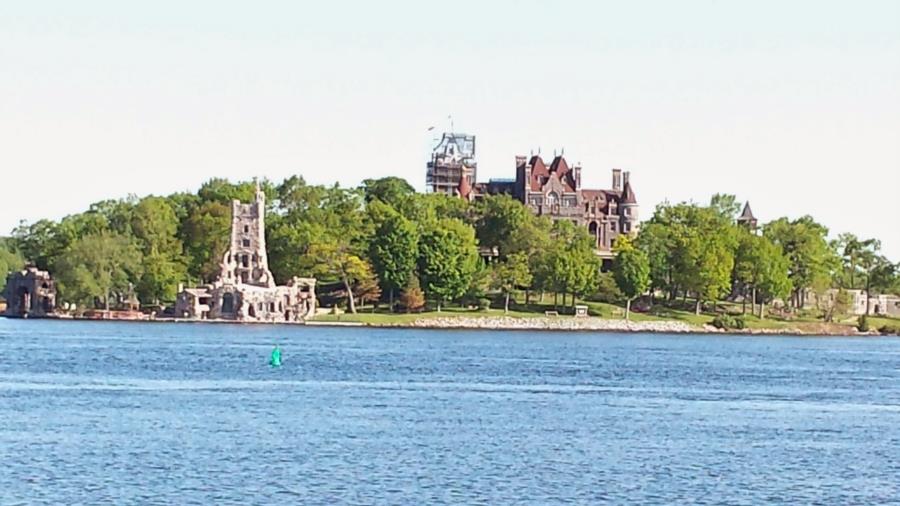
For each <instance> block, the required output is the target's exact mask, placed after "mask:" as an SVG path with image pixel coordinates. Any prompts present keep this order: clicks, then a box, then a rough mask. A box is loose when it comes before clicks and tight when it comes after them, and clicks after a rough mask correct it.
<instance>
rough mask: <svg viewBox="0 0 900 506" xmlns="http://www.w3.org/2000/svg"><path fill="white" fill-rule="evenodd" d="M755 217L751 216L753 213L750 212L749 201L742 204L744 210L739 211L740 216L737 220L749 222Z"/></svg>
mask: <svg viewBox="0 0 900 506" xmlns="http://www.w3.org/2000/svg"><path fill="white" fill-rule="evenodd" d="M755 219H756V217H755V216H753V211H751V210H750V201H749V200H748V201H747V203H746V204H744V210H743V211H741V216H740V217H739V218H738V221H751V220H755Z"/></svg>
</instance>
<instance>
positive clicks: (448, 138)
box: [426, 133, 639, 258]
mask: <svg viewBox="0 0 900 506" xmlns="http://www.w3.org/2000/svg"><path fill="white" fill-rule="evenodd" d="M476 167H477V163H476V162H475V136H474V135H468V134H462V133H445V134H444V135H443V137H442V138H441V141H440V142H439V143H438V145H437V146H436V147H435V148H434V150H433V152H432V158H431V160H430V161H429V162H428V165H427V173H426V184H427V186H428V190H429V191H431V192H439V193H445V194H448V195H456V196H459V197H461V198H464V199H466V200H470V201H472V200H477V199H479V198H481V197H483V196H484V195H498V194H506V195H510V196H512V197H513V198H515V199H516V200H518V201H520V202H522V204H524V205H525V206H526V207H528V208H529V209H530V210H531V211H532V212H533V213H534V214H536V215H538V216H547V217H548V218H550V219H552V220H553V221H559V220H571V221H572V222H573V223H575V224H576V225H578V226H582V227H586V228H587V230H588V233H589V234H590V235H591V237H592V238H593V239H594V245H595V248H596V250H597V253H598V255H599V256H601V257H603V258H612V256H613V253H612V247H613V244H614V243H615V240H616V237H618V236H619V235H620V234H629V235H633V234H636V233H637V230H638V224H639V214H638V202H637V197H636V196H635V194H634V189H633V188H632V187H631V181H630V180H629V176H630V174H629V172H623V171H622V170H620V169H613V170H612V188H610V189H606V190H591V189H587V188H582V186H581V166H580V165H578V164H576V165H571V166H570V165H569V162H568V161H567V160H566V159H565V157H564V156H563V155H555V156H554V157H553V160H552V161H551V162H550V163H549V164H548V163H546V162H545V161H544V159H543V158H541V156H540V155H539V154H538V155H532V156H531V157H524V156H517V157H516V177H515V179H492V180H490V181H488V182H487V183H479V182H477V180H476V173H475V170H476Z"/></svg>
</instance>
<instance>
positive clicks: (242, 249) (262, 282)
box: [175, 185, 316, 322]
mask: <svg viewBox="0 0 900 506" xmlns="http://www.w3.org/2000/svg"><path fill="white" fill-rule="evenodd" d="M265 207H266V197H265V194H264V193H263V192H262V190H260V188H259V186H258V185H257V188H256V199H255V200H254V201H253V202H252V203H250V204H243V203H241V202H240V201H238V200H234V201H232V204H231V242H230V244H229V248H228V251H227V252H226V253H225V254H224V255H223V257H222V263H221V264H220V269H221V270H220V273H219V277H218V279H217V280H216V281H215V282H214V283H212V284H210V285H206V286H203V287H199V288H188V289H183V288H181V289H179V291H178V296H177V299H176V302H175V315H176V317H179V318H191V319H201V320H202V319H215V320H234V321H242V322H299V321H303V320H305V319H307V318H309V317H311V316H313V315H314V314H315V310H316V293H315V287H316V280H315V279H313V278H298V277H294V278H292V279H291V280H290V281H288V283H287V285H284V286H276V284H275V278H274V277H273V276H272V272H271V271H270V270H269V262H268V256H267V254H266V233H265Z"/></svg>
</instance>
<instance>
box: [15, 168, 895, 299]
mask: <svg viewBox="0 0 900 506" xmlns="http://www.w3.org/2000/svg"><path fill="white" fill-rule="evenodd" d="M261 187H262V189H263V191H264V192H265V194H266V197H267V200H266V206H267V209H266V218H267V219H266V231H265V233H266V240H267V246H268V254H269V265H270V268H271V270H272V272H273V274H274V276H275V278H276V281H278V282H279V283H283V282H286V281H287V280H288V279H290V278H291V277H293V276H307V275H313V276H316V277H318V278H319V280H320V284H321V285H322V286H324V287H330V288H328V289H327V291H329V292H330V296H331V297H332V298H333V299H335V300H340V301H343V302H342V303H343V304H345V305H346V307H347V310H349V311H351V312H356V311H357V308H358V307H359V305H360V304H367V303H385V304H387V306H388V307H389V308H391V309H392V310H393V309H395V308H396V309H401V310H409V311H417V310H420V309H422V308H423V307H424V306H425V305H426V304H427V305H429V306H430V307H433V308H435V309H437V310H440V309H441V308H442V307H443V306H445V305H447V304H449V303H463V304H470V305H471V304H474V305H487V304H488V302H487V301H486V300H485V299H486V298H488V297H490V296H494V297H495V298H497V299H499V301H500V304H502V305H503V307H504V308H506V309H508V308H509V307H510V303H511V301H512V300H514V298H515V296H516V294H520V293H521V294H524V303H525V304H526V305H528V304H530V303H531V302H543V301H544V298H545V296H547V295H548V294H549V295H552V297H553V303H554V305H557V306H559V305H560V304H561V305H562V306H574V305H575V302H576V300H577V299H579V298H581V299H584V298H590V297H595V298H602V299H608V300H615V301H617V302H623V303H624V304H625V306H626V313H627V312H629V311H630V309H631V302H632V301H633V300H634V299H636V298H638V297H641V296H647V297H648V298H649V299H650V300H651V301H653V300H657V299H658V298H661V299H663V300H665V301H673V302H674V301H678V300H679V298H680V299H681V301H682V303H684V302H685V301H686V300H687V299H691V300H692V301H693V303H694V306H695V310H696V311H697V312H698V313H699V312H700V311H701V310H702V309H703V307H704V305H709V304H713V305H714V304H715V303H716V302H718V301H721V300H723V299H725V298H729V297H735V296H740V297H741V298H742V299H743V300H745V301H750V303H751V311H755V312H757V314H759V315H760V316H763V311H764V308H765V307H766V305H767V304H769V303H771V302H772V301H773V300H775V299H782V300H787V301H789V302H790V303H791V304H792V305H793V306H795V307H801V306H802V305H803V304H804V302H805V301H804V298H805V297H806V294H807V293H808V292H809V291H810V290H819V291H822V290H824V289H826V288H828V287H832V286H835V287H841V288H861V289H864V290H866V291H867V293H871V294H874V293H883V292H886V291H892V290H893V291H896V290H897V266H896V265H895V264H892V263H891V262H889V261H888V260H887V259H886V258H885V257H884V256H882V255H881V254H880V244H879V243H878V241H876V240H860V239H858V238H856V237H854V236H852V235H849V234H844V235H841V236H840V237H839V238H838V239H837V240H834V241H829V240H828V238H827V236H828V230H827V229H826V228H825V227H824V226H822V225H820V224H818V223H816V222H815V221H814V220H813V219H812V218H810V217H808V216H807V217H802V218H799V219H796V220H789V219H787V218H781V219H779V220H775V221H773V222H771V223H768V224H766V225H764V226H763V227H761V231H760V232H755V231H751V230H749V229H747V228H745V227H742V226H740V225H738V224H737V223H736V221H735V217H736V215H737V211H738V209H739V207H738V205H737V202H736V200H735V198H734V197H733V196H730V195H716V196H714V197H713V199H712V200H711V202H710V204H709V205H697V204H691V203H682V204H677V205H670V204H662V205H660V206H658V207H657V209H656V210H655V212H654V214H653V216H652V218H651V219H650V220H649V221H648V222H646V223H644V224H643V225H642V227H641V229H640V232H639V233H638V234H637V236H636V237H621V238H620V239H619V240H618V241H617V242H616V245H615V250H616V253H617V256H616V260H615V261H614V262H613V265H612V268H611V272H609V273H605V272H602V269H601V260H600V258H599V257H598V256H597V255H596V252H595V251H594V247H593V245H594V241H593V239H592V237H591V236H590V235H589V234H588V232H587V230H586V228H585V227H579V226H576V225H575V224H573V223H571V222H569V221H567V220H561V221H557V222H552V221H551V220H549V219H547V218H546V217H540V216H535V215H533V214H532V213H531V212H530V211H529V210H528V209H527V208H526V207H525V206H524V205H522V204H521V203H520V202H518V201H516V200H514V199H512V198H511V197H508V196H490V197H485V198H484V199H480V200H477V201H475V202H473V203H469V202H467V201H465V200H462V199H459V198H455V197H451V196H447V195H442V194H420V193H416V192H415V191H414V189H413V188H412V187H411V186H410V185H409V184H408V183H407V182H406V181H404V180H402V179H399V178H395V177H387V178H381V179H367V180H365V181H363V183H362V184H361V185H360V186H359V187H357V188H341V187H339V186H337V185H334V186H322V185H310V184H307V183H306V182H305V181H304V180H303V178H302V177H299V176H293V177H289V178H287V179H285V180H283V181H282V182H281V183H278V184H275V183H272V182H270V181H263V182H262V183H261ZM255 191H256V184H255V183H254V182H252V181H244V182H238V183H232V182H229V181H227V180H224V179H212V180H210V181H208V182H206V183H205V184H203V185H202V186H201V187H200V189H199V190H198V191H197V192H196V193H188V192H182V193H176V194H173V195H169V196H165V197H158V196H149V197H144V198H137V197H134V196H130V197H128V198H125V199H121V200H108V201H103V202H98V203H96V204H93V205H92V206H90V208H89V209H88V210H87V211H85V212H83V213H80V214H75V215H71V216H67V217H65V218H63V219H61V220H59V221H52V220H40V221H37V222H34V223H30V224H26V223H23V224H21V225H20V226H19V227H18V228H16V229H15V230H14V232H13V236H12V237H11V238H8V239H7V240H5V241H3V242H0V269H4V270H2V271H0V272H5V269H9V270H12V269H14V268H17V266H21V265H22V264H23V263H24V262H25V261H28V262H32V263H34V264H35V265H36V266H37V267H39V268H41V269H46V270H49V271H51V273H52V274H53V275H54V276H55V278H56V279H57V282H58V287H59V298H60V300H64V301H67V302H71V303H76V304H77V305H78V306H79V307H82V308H89V307H106V308H108V307H110V305H111V304H115V303H117V301H121V300H123V299H124V298H126V297H128V296H129V294H131V293H134V294H136V295H137V297H138V298H139V299H140V300H141V301H142V302H143V303H144V304H145V305H147V304H149V305H161V304H165V303H170V302H171V301H173V300H174V298H175V292H176V287H177V286H178V284H179V283H184V284H186V285H188V286H190V285H198V284H203V283H208V282H212V281H213V280H215V278H216V277H217V276H218V273H219V263H220V262H221V259H222V255H223V254H224V252H225V251H226V249H227V245H228V240H229V234H230V224H231V205H230V203H231V200H232V199H239V200H241V201H243V202H249V201H251V200H252V199H253V198H254V195H255ZM626 316H627V314H626Z"/></svg>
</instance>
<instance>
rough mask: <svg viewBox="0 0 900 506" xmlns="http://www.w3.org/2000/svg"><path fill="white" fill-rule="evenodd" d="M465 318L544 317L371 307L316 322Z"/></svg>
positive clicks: (395, 322) (451, 309) (400, 322)
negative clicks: (396, 310) (415, 311)
mask: <svg viewBox="0 0 900 506" xmlns="http://www.w3.org/2000/svg"><path fill="white" fill-rule="evenodd" d="M458 316H465V317H469V318H484V317H488V316H509V317H512V318H536V317H540V316H544V313H534V312H523V311H510V312H509V314H506V315H504V313H503V310H502V309H489V310H487V311H480V310H477V309H464V308H460V307H448V308H443V309H442V310H441V312H437V311H423V312H421V313H389V312H387V310H378V311H373V310H372V308H371V307H366V308H362V309H359V312H358V313H356V314H351V313H344V314H338V315H334V314H326V315H319V316H316V317H315V318H314V319H313V320H314V321H317V322H349V323H364V324H367V325H404V324H409V323H412V322H414V321H416V320H421V319H425V318H453V317H458Z"/></svg>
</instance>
